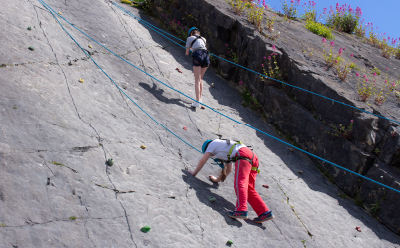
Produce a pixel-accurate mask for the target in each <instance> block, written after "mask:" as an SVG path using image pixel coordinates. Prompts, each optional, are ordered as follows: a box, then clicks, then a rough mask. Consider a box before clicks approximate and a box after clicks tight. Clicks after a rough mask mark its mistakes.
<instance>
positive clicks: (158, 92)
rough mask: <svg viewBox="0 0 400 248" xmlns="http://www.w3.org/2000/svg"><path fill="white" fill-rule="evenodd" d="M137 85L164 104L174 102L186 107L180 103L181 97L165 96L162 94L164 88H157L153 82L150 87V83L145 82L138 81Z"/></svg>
mask: <svg viewBox="0 0 400 248" xmlns="http://www.w3.org/2000/svg"><path fill="white" fill-rule="evenodd" d="M139 85H140V86H141V87H142V88H143V89H145V90H146V91H148V92H149V93H151V94H152V95H153V96H154V97H155V98H157V100H159V101H161V102H163V103H166V104H176V105H178V106H181V107H187V106H186V105H184V104H183V103H182V100H181V99H169V98H167V97H165V96H163V93H164V90H163V89H160V88H158V87H157V86H156V85H155V84H153V87H150V85H148V84H146V83H143V82H142V83H139Z"/></svg>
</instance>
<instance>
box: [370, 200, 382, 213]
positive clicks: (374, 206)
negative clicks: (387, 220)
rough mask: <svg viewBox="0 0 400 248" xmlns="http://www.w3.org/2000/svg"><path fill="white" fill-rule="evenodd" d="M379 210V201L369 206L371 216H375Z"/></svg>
mask: <svg viewBox="0 0 400 248" xmlns="http://www.w3.org/2000/svg"><path fill="white" fill-rule="evenodd" d="M380 209H381V202H380V201H377V202H376V203H375V204H371V214H372V215H373V216H377V215H378V212H379V210H380Z"/></svg>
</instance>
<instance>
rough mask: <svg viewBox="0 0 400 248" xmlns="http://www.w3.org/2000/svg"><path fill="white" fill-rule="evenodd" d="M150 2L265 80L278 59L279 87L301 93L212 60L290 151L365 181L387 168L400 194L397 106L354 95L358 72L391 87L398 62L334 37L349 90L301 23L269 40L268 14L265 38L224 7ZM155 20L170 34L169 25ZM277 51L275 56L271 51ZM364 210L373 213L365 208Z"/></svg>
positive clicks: (357, 186)
mask: <svg viewBox="0 0 400 248" xmlns="http://www.w3.org/2000/svg"><path fill="white" fill-rule="evenodd" d="M152 2H154V5H153V7H154V16H155V17H156V18H157V17H161V16H163V17H164V16H167V17H168V18H169V19H168V18H167V19H168V21H170V19H171V20H172V19H175V20H176V21H180V22H182V23H183V24H184V25H187V26H188V27H190V26H196V27H199V28H200V30H201V31H202V34H203V35H204V36H205V37H206V38H207V39H208V41H209V49H210V51H211V52H212V53H215V54H216V55H218V56H221V57H223V58H226V59H229V60H232V59H233V58H235V57H237V61H238V64H240V65H241V66H244V67H247V68H249V69H251V70H253V71H255V72H259V73H263V66H262V64H265V65H264V66H265V67H267V63H268V59H265V58H268V57H269V56H273V54H275V58H276V61H277V65H278V66H279V67H280V70H281V72H280V73H282V77H283V79H282V80H283V81H285V82H287V83H288V84H289V85H292V86H295V87H298V88H294V87H291V86H288V85H283V84H281V83H279V82H274V81H272V80H267V79H265V78H264V79H262V78H261V76H260V75H257V74H256V73H254V72H252V71H249V70H244V69H242V68H240V67H238V66H236V65H233V64H231V63H229V62H227V61H224V60H221V59H215V60H214V61H213V65H214V68H215V70H216V71H217V72H218V73H219V74H220V75H221V76H222V77H223V78H225V79H226V80H230V81H233V82H236V83H237V82H239V81H242V82H244V84H245V85H246V86H247V88H248V89H250V91H251V94H253V95H254V97H255V98H256V99H258V101H259V102H260V104H261V106H262V109H263V113H264V114H265V115H266V117H267V119H268V122H269V123H270V124H272V125H274V126H275V127H276V128H277V130H278V132H280V133H281V134H282V135H283V136H286V137H290V139H291V140H292V141H294V142H293V144H295V145H296V146H298V147H300V148H302V149H305V150H307V151H308V152H311V153H312V154H314V155H316V156H319V157H321V158H323V159H326V160H328V161H331V162H333V163H335V164H338V165H340V166H343V167H345V168H347V169H350V170H352V171H354V172H356V173H359V174H361V175H367V174H370V173H372V172H370V169H371V168H372V166H373V164H374V163H381V162H383V163H384V164H386V165H389V167H387V168H391V170H390V175H391V178H392V180H393V181H394V182H396V183H394V184H393V185H394V188H395V189H397V190H400V188H399V187H398V183H400V171H399V170H398V167H399V166H400V163H399V161H400V157H399V155H400V138H399V133H400V127H399V125H398V123H396V122H399V121H400V108H399V101H398V99H396V97H395V94H394V92H392V93H391V94H390V95H388V98H387V101H386V102H385V103H384V105H382V106H376V105H374V104H367V103H364V102H362V101H360V100H359V97H358V95H357V91H356V86H357V82H359V81H357V79H358V78H357V77H356V76H355V74H356V72H360V74H361V73H369V72H370V71H371V69H374V68H377V69H378V70H379V71H380V72H381V74H382V75H381V79H382V78H383V77H384V75H383V74H384V73H386V76H387V78H389V79H391V81H392V82H393V81H397V80H398V77H399V74H398V68H400V60H398V59H394V58H393V59H390V60H389V59H386V58H384V57H383V56H382V55H381V52H380V51H379V49H378V48H375V47H372V46H370V45H368V44H365V43H363V42H362V40H361V39H360V38H358V37H356V36H355V35H348V34H344V33H338V32H335V33H334V35H335V37H336V38H335V47H336V48H334V49H333V50H334V52H336V53H337V51H336V50H338V49H339V47H344V48H345V53H344V55H343V58H345V59H347V60H348V61H350V60H355V62H356V64H357V66H358V68H359V69H360V71H354V73H351V74H350V75H348V77H347V80H346V82H343V81H341V80H340V79H339V77H338V76H337V75H336V74H335V72H334V71H333V70H332V69H329V68H327V65H326V64H325V62H324V59H323V49H324V48H323V46H322V42H321V40H322V37H320V36H317V35H315V34H313V33H312V32H310V31H308V30H307V29H306V28H305V27H304V24H305V22H304V21H301V20H291V21H289V20H284V18H283V17H279V16H278V17H277V20H276V21H275V25H274V31H273V32H272V33H271V32H269V31H268V30H267V29H266V28H265V27H266V26H267V25H266V21H265V19H267V18H269V19H272V15H273V14H274V13H273V12H270V11H268V12H267V13H266V14H264V22H263V26H264V28H263V30H262V32H261V33H260V32H258V31H257V30H256V28H255V27H254V26H253V25H252V24H251V23H250V22H249V21H248V20H247V19H246V13H243V14H242V15H241V16H238V15H235V14H234V13H233V11H232V9H231V7H230V6H229V5H228V3H226V2H225V1H222V0H221V1H190V2H188V1H183V0H174V1H161V0H154V1H152ZM191 17H192V18H191ZM158 19H159V20H160V22H161V23H167V26H168V21H166V20H167V19H166V20H164V19H163V18H158ZM277 32H280V36H279V38H273V39H271V38H268V37H272V36H273V33H275V34H276V33H277ZM227 46H228V47H227ZM274 46H275V47H276V48H273V47H274ZM325 49H328V48H325ZM232 54H235V55H234V56H232ZM386 68H388V70H386ZM381 81H382V82H383V80H381ZM382 82H381V83H382ZM379 87H384V86H382V85H380V86H379ZM299 88H300V89H299ZM301 89H304V90H307V91H310V92H314V93H317V94H319V95H322V96H324V97H327V98H330V99H333V100H335V101H338V102H342V103H344V104H346V105H350V106H353V107H355V108H359V109H363V110H365V111H367V112H370V113H374V114H375V115H379V116H383V117H384V118H387V119H390V120H394V121H396V122H393V121H389V120H387V119H384V118H379V117H377V116H374V115H371V114H368V113H365V112H362V111H360V110H357V109H354V108H351V107H349V106H346V105H343V104H340V103H338V102H334V101H331V100H328V99H326V98H324V97H321V96H318V95H315V94H311V93H309V92H307V91H303V90H301ZM327 123H333V125H335V124H336V126H339V125H343V126H345V127H348V126H349V125H350V124H351V125H353V132H352V134H351V136H350V137H347V139H346V138H343V137H341V136H340V135H339V136H338V137H337V136H335V135H332V134H338V133H335V131H334V130H332V128H331V127H329V125H327ZM312 159H313V160H314V162H315V163H317V164H319V165H320V166H321V168H322V170H323V172H324V173H325V174H327V176H328V177H330V178H332V179H333V180H334V181H335V183H336V184H337V185H338V186H339V188H341V189H342V190H343V191H344V192H345V193H346V194H347V195H349V196H351V197H355V198H358V197H360V196H361V198H362V200H363V201H364V202H369V203H371V202H373V201H374V199H378V198H379V199H381V200H380V202H385V204H386V205H387V208H388V209H391V210H389V212H394V211H395V210H396V209H397V205H398V204H396V203H395V202H389V201H387V197H386V195H382V194H380V193H381V192H380V193H379V194H378V192H376V191H374V192H375V193H372V192H371V194H361V195H360V193H361V192H364V191H365V190H366V189H363V187H364V186H365V185H366V183H364V182H363V181H364V180H365V179H362V178H359V177H358V176H356V175H354V174H351V173H349V172H346V171H343V170H341V169H338V168H336V167H334V166H333V165H330V164H329V163H326V162H324V161H321V160H319V159H316V158H314V157H312ZM393 167H395V168H393ZM396 167H397V168H396ZM385 168H386V167H385ZM385 192H386V194H390V195H391V196H392V197H394V198H396V197H397V195H398V194H399V193H397V192H394V191H391V190H386V191H385ZM376 194H378V195H376ZM375 204H377V202H375ZM389 206H390V207H389ZM364 207H365V208H366V209H369V207H368V204H365V205H364ZM375 215H376V216H377V217H378V218H379V219H380V221H382V222H383V223H385V224H386V225H387V226H388V227H390V228H391V229H392V230H393V231H394V232H396V233H397V234H400V232H399V228H400V215H389V216H388V215H386V214H384V213H383V212H381V211H377V213H375ZM394 223H397V224H394Z"/></svg>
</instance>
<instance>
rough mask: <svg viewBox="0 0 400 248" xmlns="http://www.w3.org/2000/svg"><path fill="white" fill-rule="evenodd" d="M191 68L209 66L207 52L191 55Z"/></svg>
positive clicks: (200, 51)
mask: <svg viewBox="0 0 400 248" xmlns="http://www.w3.org/2000/svg"><path fill="white" fill-rule="evenodd" d="M192 57H193V66H201V68H206V67H208V66H209V65H210V57H209V56H208V51H207V50H197V51H195V52H194V53H192Z"/></svg>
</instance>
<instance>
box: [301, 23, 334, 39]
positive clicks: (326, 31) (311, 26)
mask: <svg viewBox="0 0 400 248" xmlns="http://www.w3.org/2000/svg"><path fill="white" fill-rule="evenodd" d="M306 29H308V30H310V31H311V32H313V33H314V34H317V35H319V36H322V37H324V38H326V39H329V40H333V39H335V37H334V36H333V35H332V29H331V28H328V27H326V26H324V25H323V24H321V23H318V22H314V21H310V20H307V21H306Z"/></svg>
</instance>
